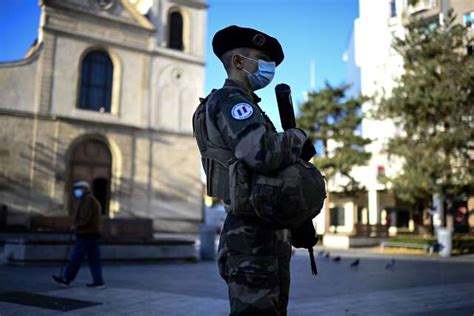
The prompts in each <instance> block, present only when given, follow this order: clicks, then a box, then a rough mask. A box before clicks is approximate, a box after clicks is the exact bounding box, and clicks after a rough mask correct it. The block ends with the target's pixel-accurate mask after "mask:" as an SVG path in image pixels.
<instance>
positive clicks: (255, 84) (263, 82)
mask: <svg viewBox="0 0 474 316" xmlns="http://www.w3.org/2000/svg"><path fill="white" fill-rule="evenodd" d="M240 57H242V58H245V59H249V60H252V61H254V62H256V63H258V69H257V71H256V72H254V73H251V72H249V71H248V70H246V69H245V68H244V69H242V70H243V71H245V72H246V73H247V78H248V79H249V83H250V86H251V87H252V90H254V91H255V90H258V89H262V88H264V87H266V86H268V84H269V83H270V82H271V81H272V80H273V77H274V76H275V68H276V65H275V62H273V61H265V60H263V59H259V60H255V59H252V58H249V57H245V56H240Z"/></svg>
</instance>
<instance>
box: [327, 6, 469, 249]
mask: <svg viewBox="0 0 474 316" xmlns="http://www.w3.org/2000/svg"><path fill="white" fill-rule="evenodd" d="M450 9H452V10H453V11H454V13H455V14H456V16H457V20H456V22H457V23H461V24H464V25H468V26H471V27H472V28H473V34H474V26H473V23H472V19H473V18H474V2H472V1H466V0H386V1H385V0H384V1H371V0H359V18H358V19H356V20H355V22H354V32H353V38H352V40H351V42H350V44H349V47H348V50H347V52H346V53H345V55H344V58H345V60H346V62H347V63H348V69H349V71H348V72H349V81H351V82H352V83H354V86H355V87H360V94H362V95H365V96H376V95H378V94H379V95H380V94H381V93H382V91H385V92H386V93H388V95H389V94H390V91H391V90H392V88H393V86H394V84H395V80H394V79H395V78H397V77H399V76H400V75H401V74H402V73H403V60H402V58H401V56H400V55H399V54H398V53H397V52H396V51H395V50H394V49H393V48H392V42H393V39H394V38H395V37H403V35H404V32H405V28H404V25H405V23H406V22H407V19H408V18H410V17H417V18H421V19H425V20H426V21H427V22H434V23H443V19H444V18H445V17H446V16H447V13H448V11H449V10H450ZM466 53H468V54H469V53H470V54H472V47H466ZM376 107H377V104H376V103H374V102H373V101H369V102H367V103H365V104H364V106H363V109H362V111H363V112H364V113H365V114H366V115H367V116H366V118H365V119H364V120H363V122H362V126H361V133H362V136H363V137H366V138H370V139H371V140H372V143H371V144H370V145H368V146H367V147H366V150H367V151H369V152H371V153H372V157H371V159H370V161H369V163H368V165H367V166H363V167H356V168H354V169H353V173H352V175H353V176H354V178H355V179H356V180H357V181H358V182H359V183H361V185H362V186H363V187H364V188H365V190H364V191H362V192H354V193H352V194H350V195H348V194H343V193H342V192H340V191H339V192H338V189H337V187H338V184H340V183H341V181H343V180H342V179H341V178H337V177H336V178H335V179H334V181H332V182H331V183H329V190H330V191H331V192H333V193H332V199H331V200H330V205H329V214H326V218H325V219H324V220H319V221H318V224H319V225H320V226H324V227H321V228H322V229H323V230H324V231H325V232H327V233H328V238H326V236H325V242H326V241H327V242H328V243H330V244H335V245H340V246H349V245H356V244H357V242H358V241H361V239H360V238H359V239H357V238H354V237H367V236H369V237H371V238H372V239H374V240H376V239H377V238H374V237H384V236H386V235H387V233H390V234H392V235H393V234H397V233H423V232H424V231H423V225H422V223H423V218H422V216H420V215H419V214H416V213H415V212H414V210H413V209H412V208H410V207H408V206H406V205H404V204H403V203H402V202H401V201H398V200H397V199H396V196H395V194H394V192H393V191H392V190H391V187H390V186H389V185H386V184H384V182H383V181H382V178H383V177H384V176H388V177H390V176H393V175H395V174H397V173H398V172H400V170H401V167H402V165H401V162H400V161H399V160H398V159H396V158H394V157H390V156H388V155H386V154H384V153H383V148H384V146H385V144H386V143H387V140H388V139H390V138H391V137H393V136H395V135H397V134H398V133H400V132H402V131H400V130H398V129H397V127H396V126H395V125H394V124H393V122H392V121H390V120H385V121H380V120H377V119H374V118H371V116H370V112H371V111H372V110H373V109H375V108H376ZM434 221H435V223H434V224H435V225H440V220H439V218H437V217H436V216H435V218H434ZM362 239H363V238H362ZM363 242H365V241H363Z"/></svg>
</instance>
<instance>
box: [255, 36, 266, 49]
mask: <svg viewBox="0 0 474 316" xmlns="http://www.w3.org/2000/svg"><path fill="white" fill-rule="evenodd" d="M253 43H254V44H255V45H256V46H258V47H260V46H263V45H264V44H265V36H263V35H262V34H257V35H255V36H254V37H253Z"/></svg>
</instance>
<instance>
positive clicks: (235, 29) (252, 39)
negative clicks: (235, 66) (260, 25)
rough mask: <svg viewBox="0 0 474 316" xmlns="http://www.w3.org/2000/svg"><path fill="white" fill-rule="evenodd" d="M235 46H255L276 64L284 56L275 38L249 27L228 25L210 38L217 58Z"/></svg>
mask: <svg viewBox="0 0 474 316" xmlns="http://www.w3.org/2000/svg"><path fill="white" fill-rule="evenodd" d="M236 48H255V49H258V50H261V51H264V52H265V53H267V54H268V55H269V57H270V60H271V61H274V62H275V63H276V65H277V66H278V65H279V64H280V63H281V62H282V61H283V58H285V55H284V54H283V49H282V48H281V45H280V43H279V42H278V40H277V39H276V38H274V37H271V36H269V35H267V34H265V33H263V32H260V31H257V30H254V29H251V28H246V27H239V26H236V25H232V26H228V27H226V28H224V29H222V30H220V31H218V32H217V33H216V34H215V35H214V38H213V39H212V49H213V50H214V54H216V56H217V57H219V59H221V58H222V55H224V53H225V52H227V51H229V50H232V49H236Z"/></svg>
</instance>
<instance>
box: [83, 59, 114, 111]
mask: <svg viewBox="0 0 474 316" xmlns="http://www.w3.org/2000/svg"><path fill="white" fill-rule="evenodd" d="M113 71H114V67H113V64H112V60H111V59H110V57H109V54H107V53H106V52H104V51H100V50H95V51H91V52H89V53H87V55H86V56H84V59H83V61H82V65H81V85H80V97H79V108H80V109H84V110H92V111H98V112H110V105H111V99H112V75H113Z"/></svg>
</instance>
